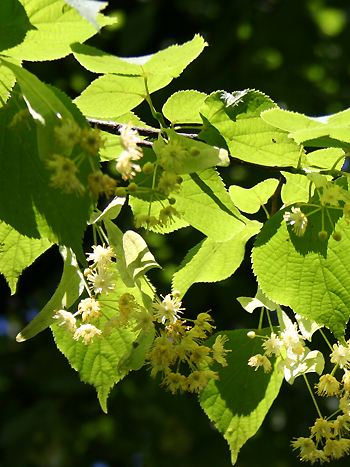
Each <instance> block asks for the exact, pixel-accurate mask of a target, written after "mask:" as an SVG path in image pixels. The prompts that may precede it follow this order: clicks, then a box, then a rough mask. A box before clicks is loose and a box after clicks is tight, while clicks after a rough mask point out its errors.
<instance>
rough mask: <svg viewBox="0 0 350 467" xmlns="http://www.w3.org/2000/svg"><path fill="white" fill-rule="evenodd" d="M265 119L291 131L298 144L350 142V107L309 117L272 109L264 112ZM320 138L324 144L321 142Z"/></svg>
mask: <svg viewBox="0 0 350 467" xmlns="http://www.w3.org/2000/svg"><path fill="white" fill-rule="evenodd" d="M261 116H262V118H263V120H264V121H266V122H268V123H269V124H270V125H273V126H275V127H277V128H281V129H283V130H285V131H287V132H288V133H289V137H290V138H292V139H294V141H295V142H296V143H298V144H301V143H305V144H306V145H312V141H313V140H315V141H314V145H315V146H319V147H320V146H334V145H335V144H334V142H336V141H340V142H344V143H347V144H345V145H343V146H344V147H346V146H348V144H349V143H350V136H349V135H348V127H349V124H350V111H349V109H347V110H344V111H343V112H339V113H337V114H334V115H327V116H324V117H307V116H306V115H303V114H298V113H296V112H289V111H287V110H282V109H272V110H268V111H266V112H263V113H262V115H261ZM320 140H321V141H322V144H320Z"/></svg>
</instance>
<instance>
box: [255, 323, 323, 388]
mask: <svg viewBox="0 0 350 467" xmlns="http://www.w3.org/2000/svg"><path fill="white" fill-rule="evenodd" d="M285 324H286V326H285V329H284V330H283V331H282V332H280V333H279V334H278V335H277V334H276V333H275V332H271V334H270V336H269V337H264V336H262V338H263V339H264V342H263V344H262V347H263V349H264V354H257V355H253V356H252V357H251V358H250V359H249V360H248V365H249V366H251V367H253V368H255V370H257V369H258V368H259V367H262V368H263V369H264V372H265V373H269V372H270V371H271V369H272V364H271V361H270V358H271V357H280V359H281V361H280V368H281V369H282V370H283V371H284V373H285V376H286V378H287V379H293V378H295V377H296V375H297V374H301V373H302V372H303V369H304V372H305V371H306V370H307V364H306V362H305V358H306V357H307V356H308V357H309V358H310V352H309V349H308V348H307V347H306V345H305V342H304V337H303V336H302V335H301V334H300V332H299V330H298V326H297V324H296V323H292V322H291V321H290V320H289V319H288V320H287V318H285ZM248 337H255V334H254V336H248ZM316 356H317V354H315V357H316Z"/></svg>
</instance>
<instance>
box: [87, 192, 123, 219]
mask: <svg viewBox="0 0 350 467" xmlns="http://www.w3.org/2000/svg"><path fill="white" fill-rule="evenodd" d="M124 204H125V198H118V197H117V196H116V197H115V198H113V199H112V201H110V202H109V203H108V205H107V206H106V207H105V209H104V210H103V211H102V212H101V211H98V210H97V211H95V212H94V213H93V214H92V216H91V219H90V224H96V222H101V221H102V220H112V219H115V218H116V217H118V215H119V213H120V211H121V209H122V207H123V205H124Z"/></svg>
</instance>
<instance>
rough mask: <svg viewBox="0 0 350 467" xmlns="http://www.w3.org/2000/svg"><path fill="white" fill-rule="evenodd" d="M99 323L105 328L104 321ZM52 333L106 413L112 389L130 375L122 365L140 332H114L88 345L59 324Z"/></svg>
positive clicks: (118, 330) (58, 345)
mask: <svg viewBox="0 0 350 467" xmlns="http://www.w3.org/2000/svg"><path fill="white" fill-rule="evenodd" d="M96 324H97V325H98V326H99V327H102V326H103V324H105V321H104V322H103V320H100V321H99V323H96ZM52 331H53V334H54V338H55V343H56V345H57V347H58V349H59V350H60V351H61V352H62V353H63V354H64V355H65V357H66V358H67V359H68V361H69V363H70V365H71V367H72V368H73V369H74V370H76V371H78V372H79V376H80V379H81V381H83V382H84V383H88V384H91V385H93V386H94V387H95V388H96V391H97V395H98V399H99V402H100V405H101V408H102V410H103V411H104V412H105V413H107V398H108V395H109V393H110V391H111V389H112V387H113V386H114V385H115V384H116V383H118V381H120V380H121V379H123V378H124V376H126V375H127V373H129V369H128V368H127V367H125V368H124V367H123V366H122V365H120V363H121V362H123V361H125V359H126V358H127V357H128V356H129V355H130V353H131V351H132V350H133V342H134V341H136V339H137V336H138V334H139V332H134V331H132V330H129V329H126V328H120V329H114V330H113V332H111V334H110V335H106V336H98V337H96V338H95V340H94V342H92V343H90V344H88V345H85V344H84V343H82V342H76V341H75V340H73V337H72V335H71V334H70V333H69V332H68V331H67V330H65V329H63V327H59V326H58V325H57V324H56V325H53V326H52Z"/></svg>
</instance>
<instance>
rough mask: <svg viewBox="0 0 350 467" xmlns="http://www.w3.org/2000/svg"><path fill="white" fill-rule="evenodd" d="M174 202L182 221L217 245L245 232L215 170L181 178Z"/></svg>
mask: <svg viewBox="0 0 350 467" xmlns="http://www.w3.org/2000/svg"><path fill="white" fill-rule="evenodd" d="M174 198H175V199H176V209H177V211H178V212H180V214H181V216H182V218H183V219H184V220H185V221H187V222H188V223H189V224H191V225H192V226H193V227H194V228H195V229H197V230H199V231H200V232H203V233H204V234H205V235H206V236H207V237H212V238H213V239H214V240H216V241H217V242H223V241H226V240H229V239H230V238H232V237H233V236H234V235H237V234H238V233H239V232H241V231H242V230H243V229H244V226H245V223H246V222H245V218H244V217H243V216H242V215H241V214H240V213H239V211H238V210H237V208H236V207H235V205H234V204H233V203H232V201H231V199H230V197H229V194H228V193H227V190H226V188H225V185H224V183H223V181H222V180H221V178H220V176H219V175H218V173H217V172H216V171H215V170H214V169H206V170H203V171H202V172H199V173H194V174H189V175H184V176H183V182H182V184H181V190H180V192H179V193H176V194H174ZM203 213H205V216H204V215H203Z"/></svg>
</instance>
